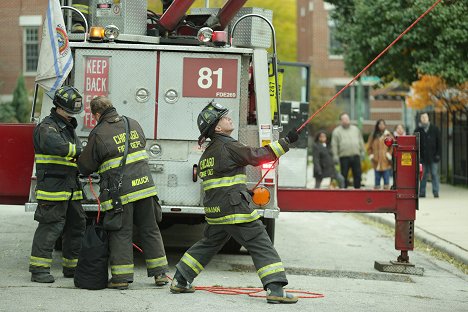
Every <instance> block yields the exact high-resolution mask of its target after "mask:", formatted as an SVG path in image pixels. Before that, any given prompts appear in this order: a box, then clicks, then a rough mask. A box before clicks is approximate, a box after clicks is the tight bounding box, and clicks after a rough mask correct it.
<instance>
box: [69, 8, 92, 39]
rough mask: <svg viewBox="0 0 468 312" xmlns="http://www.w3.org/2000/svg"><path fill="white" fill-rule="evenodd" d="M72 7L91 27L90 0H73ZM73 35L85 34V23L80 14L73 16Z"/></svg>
mask: <svg viewBox="0 0 468 312" xmlns="http://www.w3.org/2000/svg"><path fill="white" fill-rule="evenodd" d="M72 7H73V8H75V9H77V10H78V11H80V12H81V13H82V14H83V16H84V18H85V19H86V21H87V22H88V25H89V0H73V4H72ZM71 32H72V33H84V32H85V21H83V18H82V17H81V16H79V15H78V14H76V13H74V14H72V29H71Z"/></svg>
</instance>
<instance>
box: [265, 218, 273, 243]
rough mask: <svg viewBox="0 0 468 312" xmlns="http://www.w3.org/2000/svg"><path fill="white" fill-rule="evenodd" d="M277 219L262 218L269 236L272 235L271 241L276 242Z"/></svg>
mask: <svg viewBox="0 0 468 312" xmlns="http://www.w3.org/2000/svg"><path fill="white" fill-rule="evenodd" d="M275 221H276V219H274V218H268V219H262V222H263V224H264V225H265V227H266V231H267V233H268V236H270V239H271V242H272V243H273V244H274V243H275Z"/></svg>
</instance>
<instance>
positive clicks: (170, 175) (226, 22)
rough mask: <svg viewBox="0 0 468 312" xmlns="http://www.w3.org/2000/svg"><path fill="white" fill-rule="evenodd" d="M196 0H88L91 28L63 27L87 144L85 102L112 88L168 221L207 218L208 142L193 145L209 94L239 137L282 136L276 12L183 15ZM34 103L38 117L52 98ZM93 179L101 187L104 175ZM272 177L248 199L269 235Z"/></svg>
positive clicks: (273, 211) (253, 174)
mask: <svg viewBox="0 0 468 312" xmlns="http://www.w3.org/2000/svg"><path fill="white" fill-rule="evenodd" d="M193 2H194V1H181V0H175V1H173V3H172V4H171V6H170V7H169V8H168V9H167V10H166V12H164V14H162V15H161V16H159V15H157V14H154V13H152V12H148V11H147V8H146V6H147V4H146V0H135V1H119V2H115V1H101V0H91V1H90V2H89V17H88V20H87V23H86V24H89V25H86V24H84V28H85V29H86V31H85V32H84V33H73V32H69V33H68V35H67V36H68V40H69V45H70V47H71V51H72V55H73V61H74V67H73V69H72V71H71V73H70V74H69V77H68V78H67V81H66V84H70V85H73V86H74V87H76V88H77V89H78V90H79V91H81V92H82V94H83V101H84V105H85V109H84V112H83V113H82V114H80V115H79V116H78V118H77V119H78V127H77V134H78V136H79V137H80V138H81V139H82V142H83V144H84V145H85V144H86V140H87V137H88V135H89V133H90V131H91V130H92V128H93V127H94V126H95V124H96V121H95V120H94V119H93V117H92V114H91V111H90V108H89V102H90V101H91V99H92V98H93V97H95V96H98V95H105V96H108V97H109V98H110V99H111V100H112V102H113V103H114V106H115V107H116V108H117V111H118V112H119V113H120V114H122V115H126V116H129V117H132V118H134V119H136V120H138V121H139V123H140V124H141V126H142V128H143V130H144V132H145V135H146V137H147V146H146V148H147V152H148V156H149V165H150V168H151V171H152V175H153V179H154V181H155V183H156V187H157V190H158V196H159V198H160V200H161V205H162V209H163V213H164V218H163V223H162V224H161V227H162V228H164V227H168V226H170V225H172V224H174V223H187V224H198V223H201V222H203V221H204V207H203V198H202V196H203V192H202V188H201V181H200V179H198V177H197V163H198V160H199V158H200V156H201V154H202V152H203V147H202V148H200V147H199V145H198V143H197V138H198V135H199V131H198V128H197V124H196V118H197V116H198V113H199V112H200V111H201V110H202V108H203V107H204V106H205V105H206V104H207V103H208V102H209V101H210V100H213V99H214V100H215V101H217V102H218V103H220V104H222V105H223V106H225V107H227V108H229V110H230V111H231V115H232V118H233V122H234V123H235V128H236V129H235V131H234V132H233V137H234V138H236V139H238V140H239V141H240V142H243V143H245V144H248V145H252V146H262V145H265V144H268V143H270V142H271V141H272V140H275V139H277V138H278V137H279V124H273V122H272V118H271V115H272V114H271V112H270V109H271V107H270V94H269V92H270V90H269V72H268V69H269V64H272V65H273V66H272V67H273V69H276V67H277V63H276V58H275V57H273V58H271V57H270V56H269V55H268V53H267V51H266V49H267V48H269V47H270V45H271V43H270V42H271V41H272V35H274V29H273V27H272V24H271V18H272V12H271V11H269V10H264V9H258V8H242V7H243V5H244V4H245V2H246V1H227V2H226V4H225V5H224V7H223V8H221V9H210V8H200V9H192V12H191V15H185V14H186V11H187V10H188V9H189V8H190V6H191V5H192V4H193ZM104 4H105V5H104ZM62 9H64V15H65V21H67V20H68V21H73V23H75V22H76V21H77V20H78V19H76V18H75V16H72V17H71V18H70V17H69V16H68V14H67V12H73V15H75V14H77V12H76V11H75V10H73V9H72V8H70V7H62ZM69 24H70V26H71V24H72V23H69ZM68 28H69V29H70V30H71V27H68ZM228 33H229V34H230V38H232V39H231V40H232V42H228V36H227V34H228ZM273 38H274V37H273ZM273 44H275V40H274V39H273ZM275 53H276V51H275V50H274V54H275ZM35 101H37V102H41V106H40V108H39V106H38V105H34V107H35V108H36V109H35V112H33V113H34V116H35V118H36V120H40V119H42V118H44V117H45V116H47V115H48V114H49V111H50V108H51V107H52V103H51V100H50V99H49V98H48V97H47V96H44V93H43V92H41V91H40V90H38V92H36V99H35ZM278 109H279V108H278ZM267 167H268V164H265V166H264V168H262V167H258V168H253V167H251V168H249V169H248V172H247V181H248V183H247V184H248V185H250V186H251V187H253V186H254V185H255V184H256V183H257V182H258V181H259V180H260V178H261V177H262V175H263V173H265V170H266V169H267ZM87 181H88V180H87V178H86V179H83V181H82V182H83V186H84V190H85V194H86V195H87V196H86V200H84V202H83V204H84V208H85V210H86V211H89V212H93V211H96V210H97V204H96V200H95V198H94V197H93V196H92V195H91V194H92V193H91V192H90V191H89V184H88V182H87ZM94 182H95V183H93V186H94V188H98V183H97V182H98V178H95V180H94ZM276 185H277V172H276V168H273V169H272V170H270V172H268V174H267V175H266V176H265V177H264V180H263V181H261V183H260V185H259V187H262V188H263V189H264V190H265V191H266V192H267V196H266V197H265V198H264V199H263V201H257V202H255V201H254V202H253V203H252V205H253V207H254V208H255V209H257V210H258V211H259V213H260V214H261V215H262V217H263V221H264V223H265V224H266V226H267V231H268V233H269V234H270V236H271V238H272V239H274V224H275V218H277V217H278V215H279V209H278V205H277V196H276V189H277V188H276ZM34 188H35V183H34V180H33V183H32V184H31V192H30V197H29V200H28V202H27V203H26V210H27V211H33V210H35V207H36V205H37V202H36V199H35V196H34ZM226 248H227V249H231V250H236V249H237V250H238V249H239V248H240V245H238V244H237V243H235V242H234V241H233V242H231V243H229V244H228V245H227V246H226Z"/></svg>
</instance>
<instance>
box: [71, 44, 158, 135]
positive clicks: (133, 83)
mask: <svg viewBox="0 0 468 312" xmlns="http://www.w3.org/2000/svg"><path fill="white" fill-rule="evenodd" d="M87 57H109V58H110V68H109V78H108V79H109V84H108V86H109V90H108V91H109V95H108V96H109V98H110V99H111V101H112V103H113V105H114V107H116V108H117V111H118V112H119V114H122V115H125V116H128V117H131V118H134V119H136V120H137V121H138V122H139V123H140V125H141V127H142V128H143V131H144V133H145V135H146V137H147V138H148V139H150V138H153V137H154V128H155V126H154V125H155V100H154V99H155V94H156V57H157V56H156V52H155V51H138V50H136V51H135V50H98V49H76V50H75V65H74V76H73V78H74V86H75V87H76V88H78V90H80V91H82V90H83V89H84V86H85V66H86V64H85V61H86V58H87ZM151 68H154V69H155V70H150V69H151ZM141 88H144V89H146V90H148V92H149V98H148V100H147V101H145V102H139V101H137V100H136V93H137V91H138V90H139V89H141ZM83 118H84V112H82V113H81V114H80V115H78V117H77V120H78V127H77V129H76V130H77V131H76V132H77V134H78V135H79V136H86V137H87V136H88V135H89V132H90V130H91V129H85V128H84V127H83Z"/></svg>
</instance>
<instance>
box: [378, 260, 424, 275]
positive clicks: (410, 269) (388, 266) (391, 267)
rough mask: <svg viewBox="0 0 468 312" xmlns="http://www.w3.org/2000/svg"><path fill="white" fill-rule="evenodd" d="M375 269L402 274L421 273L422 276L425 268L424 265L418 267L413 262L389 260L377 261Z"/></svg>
mask: <svg viewBox="0 0 468 312" xmlns="http://www.w3.org/2000/svg"><path fill="white" fill-rule="evenodd" d="M374 269H376V270H377V271H380V272H387V273H400V274H410V275H421V276H422V275H423V274H424V268H422V267H416V266H415V265H414V264H411V263H402V262H396V261H389V262H381V261H375V262H374Z"/></svg>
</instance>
